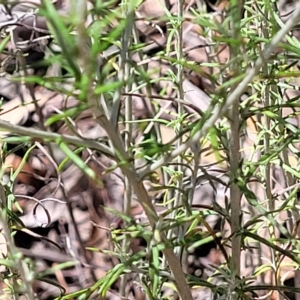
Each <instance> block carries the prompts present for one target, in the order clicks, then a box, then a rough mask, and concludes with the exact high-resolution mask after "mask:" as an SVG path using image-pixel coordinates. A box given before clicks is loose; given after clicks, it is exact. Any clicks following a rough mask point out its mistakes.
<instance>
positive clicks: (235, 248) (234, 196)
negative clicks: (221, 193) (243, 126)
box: [228, 0, 243, 299]
mask: <svg viewBox="0 0 300 300" xmlns="http://www.w3.org/2000/svg"><path fill="white" fill-rule="evenodd" d="M242 10H243V1H237V0H232V1H231V10H230V18H231V23H230V26H231V32H232V39H233V40H234V43H233V44H232V45H231V47H230V58H231V60H232V61H234V63H232V66H231V72H233V74H235V75H236V76H239V75H240V73H241V63H242V53H241V44H242V38H241V32H240V30H241V28H240V21H241V18H242ZM235 88H236V86H233V87H232V90H234V89H235ZM228 115H229V123H230V142H229V162H230V168H229V170H230V201H231V215H230V219H231V234H232V240H231V247H232V257H231V261H230V270H231V275H232V283H233V286H232V287H231V291H230V292H231V295H229V297H231V298H232V299H238V295H237V294H236V293H235V292H234V288H235V286H236V285H237V281H238V276H239V275H240V268H241V266H240V257H241V237H240V235H239V231H240V228H241V224H240V214H241V192H240V189H239V187H238V185H237V183H236V179H237V178H238V176H239V164H240V118H239V101H235V102H234V104H233V105H232V107H231V108H230V109H229V113H228Z"/></svg>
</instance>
